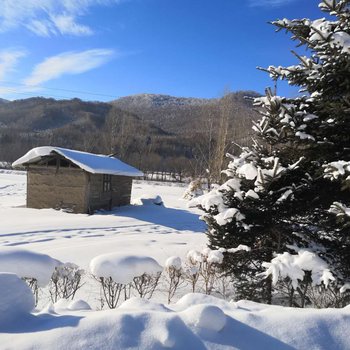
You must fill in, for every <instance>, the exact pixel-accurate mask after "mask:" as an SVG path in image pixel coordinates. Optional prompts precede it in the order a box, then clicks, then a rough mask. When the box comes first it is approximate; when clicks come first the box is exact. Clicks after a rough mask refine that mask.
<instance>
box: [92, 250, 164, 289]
mask: <svg viewBox="0 0 350 350" xmlns="http://www.w3.org/2000/svg"><path fill="white" fill-rule="evenodd" d="M90 270H91V273H92V274H93V275H94V276H96V277H99V278H100V277H104V278H109V277H112V279H113V280H114V281H115V282H117V283H120V284H128V283H130V282H132V281H133V279H134V278H135V277H139V276H142V275H143V274H148V275H157V274H158V273H160V272H162V270H163V268H162V267H161V266H160V265H159V264H158V263H157V261H156V260H154V259H153V258H151V257H149V256H141V255H134V256H133V255H125V254H120V253H110V254H103V255H99V256H96V257H95V258H94V259H92V260H91V263H90Z"/></svg>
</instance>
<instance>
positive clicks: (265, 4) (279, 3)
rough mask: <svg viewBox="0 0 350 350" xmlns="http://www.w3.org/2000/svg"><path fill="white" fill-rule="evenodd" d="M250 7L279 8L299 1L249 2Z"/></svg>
mask: <svg viewBox="0 0 350 350" xmlns="http://www.w3.org/2000/svg"><path fill="white" fill-rule="evenodd" d="M248 1H249V5H250V6H252V7H268V6H273V7H278V6H283V5H287V4H289V3H291V2H294V1H297V0H248Z"/></svg>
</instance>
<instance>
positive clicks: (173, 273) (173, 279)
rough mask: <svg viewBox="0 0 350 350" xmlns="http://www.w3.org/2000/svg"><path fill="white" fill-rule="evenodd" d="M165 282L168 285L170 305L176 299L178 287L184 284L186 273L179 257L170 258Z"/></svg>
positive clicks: (167, 263) (166, 267)
mask: <svg viewBox="0 0 350 350" xmlns="http://www.w3.org/2000/svg"><path fill="white" fill-rule="evenodd" d="M164 271H165V281H166V285H167V295H168V304H170V302H171V299H172V298H173V297H174V295H175V293H176V291H177V289H178V287H179V286H180V285H181V284H182V283H184V273H183V270H182V266H181V259H180V258H179V257H170V258H169V259H168V260H167V261H166V263H165V270H164Z"/></svg>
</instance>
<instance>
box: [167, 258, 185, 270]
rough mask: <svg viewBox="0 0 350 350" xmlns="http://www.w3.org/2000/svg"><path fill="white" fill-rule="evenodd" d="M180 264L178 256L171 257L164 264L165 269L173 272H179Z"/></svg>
mask: <svg viewBox="0 0 350 350" xmlns="http://www.w3.org/2000/svg"><path fill="white" fill-rule="evenodd" d="M181 266H182V262H181V258H180V257H179V256H171V257H169V258H168V259H167V260H166V262H165V267H166V268H167V269H170V268H173V269H175V270H181Z"/></svg>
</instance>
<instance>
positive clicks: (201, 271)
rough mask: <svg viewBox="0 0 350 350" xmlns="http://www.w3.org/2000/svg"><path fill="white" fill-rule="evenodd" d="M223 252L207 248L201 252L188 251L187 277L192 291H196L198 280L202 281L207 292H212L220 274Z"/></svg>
mask: <svg viewBox="0 0 350 350" xmlns="http://www.w3.org/2000/svg"><path fill="white" fill-rule="evenodd" d="M223 258H224V256H223V253H222V252H221V251H220V250H211V249H210V248H205V249H203V250H202V251H201V252H199V251H197V250H190V251H189V252H188V253H187V261H186V267H187V268H186V270H185V274H186V279H187V280H188V281H189V282H190V284H191V288H192V292H195V291H196V286H197V283H198V281H200V282H202V284H203V286H202V288H203V291H204V293H205V294H211V292H212V291H213V288H214V285H215V283H216V281H217V279H218V277H219V275H220V270H221V267H220V266H221V264H222V262H223Z"/></svg>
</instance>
